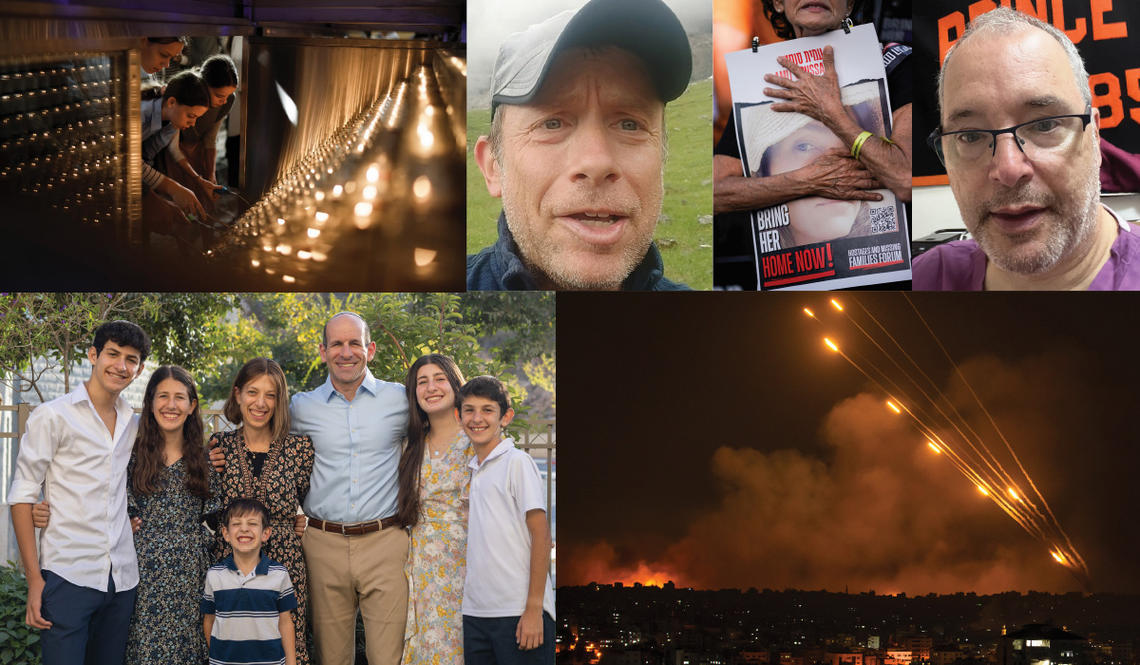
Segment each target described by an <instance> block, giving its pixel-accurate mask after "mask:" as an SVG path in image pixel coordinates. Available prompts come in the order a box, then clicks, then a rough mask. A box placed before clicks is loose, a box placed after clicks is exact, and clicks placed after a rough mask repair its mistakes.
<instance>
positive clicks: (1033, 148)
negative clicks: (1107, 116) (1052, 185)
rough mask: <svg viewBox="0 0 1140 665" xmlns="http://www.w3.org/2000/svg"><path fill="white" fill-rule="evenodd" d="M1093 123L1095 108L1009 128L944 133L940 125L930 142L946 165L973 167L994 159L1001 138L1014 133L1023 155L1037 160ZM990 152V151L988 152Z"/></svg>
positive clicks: (931, 136) (928, 139)
mask: <svg viewBox="0 0 1140 665" xmlns="http://www.w3.org/2000/svg"><path fill="white" fill-rule="evenodd" d="M1090 122H1092V107H1091V106H1088V107H1085V112H1084V113H1072V114H1069V115H1051V116H1049V117H1046V118H1038V119H1036V120H1030V121H1029V122H1023V123H1021V124H1020V125H1014V126H1013V127H1006V128H1005V129H963V130H961V131H957V132H943V131H942V128H941V127H939V128H938V129H935V130H934V131H933V132H931V133H930V136H929V137H927V139H926V143H927V144H928V145H929V146H930V147H931V149H932V150H934V152H935V153H936V154H937V155H938V161H940V162H942V165H943V166H946V165H947V163H948V162H949V163H953V164H962V165H965V166H972V165H974V164H975V163H977V162H978V161H980V160H983V159H992V158H993V156H994V155H995V154H997V137H998V135H1000V134H1013V138H1014V143H1015V144H1016V145H1017V149H1018V150H1020V151H1021V154H1023V155H1025V156H1026V157H1027V158H1029V159H1031V160H1032V159H1037V158H1038V157H1041V156H1043V155H1044V154H1046V153H1048V152H1052V151H1060V150H1064V149H1066V148H1068V147H1069V146H1070V145H1072V143H1073V139H1075V138H1076V137H1077V136H1079V135H1080V134H1082V133H1083V132H1084V131H1085V127H1088V125H1089V123H1090ZM987 152H988V153H990V154H988V155H987V154H986V153H987Z"/></svg>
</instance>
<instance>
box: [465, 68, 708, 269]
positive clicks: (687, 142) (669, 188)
mask: <svg viewBox="0 0 1140 665" xmlns="http://www.w3.org/2000/svg"><path fill="white" fill-rule="evenodd" d="M665 121H666V125H667V128H668V133H669V158H668V160H667V161H666V163H665V204H664V206H663V207H662V210H661V220H660V222H658V224H657V231H656V233H655V234H654V239H655V240H656V241H657V245H658V247H659V248H660V249H661V255H662V258H663V259H664V261H665V276H666V277H668V278H669V279H672V280H677V281H681V282H684V283H685V284H688V285H689V286H691V287H692V288H694V289H697V290H705V291H707V290H710V289H712V230H713V227H712V159H711V155H712V147H713V146H712V129H711V127H712V80H711V79H707V80H704V81H697V82H696V83H692V84H690V85H689V89H688V90H686V91H685V94H683V95H681V97H680V98H678V99H677V100H675V101H673V102H670V103H669V105H668V107H666V112H665ZM490 128H491V111H490V109H472V110H469V111H468V113H467V252H468V253H469V254H474V253H476V252H478V251H479V250H481V249H483V248H484V247H487V246H488V245H491V244H494V242H495V240H496V239H497V238H498V230H497V229H496V225H495V224H496V220H498V218H499V211H500V209H501V208H502V206H501V205H500V203H499V199H497V198H494V197H492V196H491V195H490V194H488V193H487V186H486V185H485V184H484V182H483V176H482V174H481V173H480V172H479V166H478V165H477V164H476V163H475V140H476V139H478V138H479V137H480V136H481V135H484V134H486V133H487V132H488V131H489V130H490Z"/></svg>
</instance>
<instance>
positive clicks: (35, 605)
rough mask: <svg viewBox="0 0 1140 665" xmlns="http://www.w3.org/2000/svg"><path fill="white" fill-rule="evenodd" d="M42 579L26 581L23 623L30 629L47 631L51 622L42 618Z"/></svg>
mask: <svg viewBox="0 0 1140 665" xmlns="http://www.w3.org/2000/svg"><path fill="white" fill-rule="evenodd" d="M43 599H44V579H43V578H42V577H41V578H39V579H38V580H31V579H29V580H28V606H27V610H26V611H25V612H24V623H26V624H28V625H29V626H31V627H32V628H39V629H41V630H47V629H48V628H51V622H50V621H48V620H47V619H45V618H44V617H43V614H42V613H41V610H42V609H43Z"/></svg>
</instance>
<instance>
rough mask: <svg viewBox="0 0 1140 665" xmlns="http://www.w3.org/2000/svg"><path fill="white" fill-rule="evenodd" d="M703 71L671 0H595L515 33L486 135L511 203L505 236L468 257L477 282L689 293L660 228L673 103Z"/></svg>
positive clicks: (505, 49) (497, 72)
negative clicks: (663, 246)
mask: <svg viewBox="0 0 1140 665" xmlns="http://www.w3.org/2000/svg"><path fill="white" fill-rule="evenodd" d="M691 73H692V52H691V50H690V47H689V41H688V38H687V37H686V35H685V31H684V28H682V26H681V22H680V21H679V20H678V19H677V16H676V15H675V14H674V13H673V12H672V10H670V9H669V8H668V7H667V6H666V5H665V4H664V3H663V2H661V0H590V2H587V3H586V4H585V5H584V6H583V7H582V8H581V9H579V10H578V11H577V12H574V11H565V12H562V13H560V14H557V15H555V16H553V17H551V18H549V19H547V20H546V21H543V22H541V23H538V24H535V25H532V26H530V27H529V28H527V29H526V30H524V31H522V32H519V33H515V34H513V35H511V36H510V37H508V38H507V39H506V40H505V41H504V43H503V44H502V46H501V47H500V48H499V55H498V59H497V60H496V61H495V68H494V72H493V74H492V81H491V131H490V134H489V135H487V136H480V137H479V140H478V141H477V142H476V143H475V161H476V162H477V163H478V165H479V169H480V171H482V173H483V178H484V180H485V181H486V185H487V190H488V191H489V192H490V193H491V195H492V196H495V197H500V198H502V200H503V212H502V214H500V216H499V239H498V241H497V242H496V243H495V244H494V245H492V246H490V247H487V248H485V249H483V250H482V251H480V252H479V253H478V254H475V255H473V256H468V257H467V288H468V289H471V290H522V289H566V290H619V289H620V290H634V291H671V290H683V289H688V287H687V286H685V285H684V284H679V283H676V282H672V281H670V280H668V279H666V278H665V277H664V275H663V267H662V263H661V254H660V252H659V251H658V250H657V247H656V246H655V245H654V243H653V231H654V229H655V228H656V227H657V219H658V217H659V216H660V214H661V203H662V199H663V197H664V183H663V173H664V165H665V152H666V147H665V104H666V103H667V102H670V101H672V100H674V99H676V98H677V97H679V96H680V95H681V94H682V93H683V92H684V91H685V88H686V87H687V86H688V83H689V77H690V75H691Z"/></svg>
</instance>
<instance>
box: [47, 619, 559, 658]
mask: <svg viewBox="0 0 1140 665" xmlns="http://www.w3.org/2000/svg"><path fill="white" fill-rule="evenodd" d="M518 625H519V617H473V616H468V615H466V614H464V615H463V662H464V663H466V665H554V619H552V618H551V617H550V614H549V613H547V612H543V613H542V646H540V647H538V648H537V649H530V650H527V651H523V650H522V649H520V648H519V645H518V642H517V641H516V640H515V631H516V630H517V629H518ZM45 665H46V664H45Z"/></svg>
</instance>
